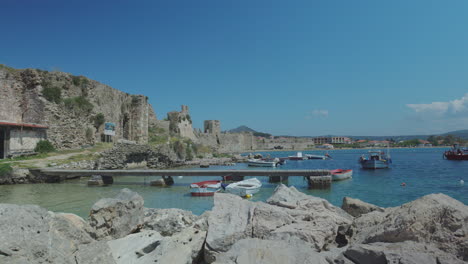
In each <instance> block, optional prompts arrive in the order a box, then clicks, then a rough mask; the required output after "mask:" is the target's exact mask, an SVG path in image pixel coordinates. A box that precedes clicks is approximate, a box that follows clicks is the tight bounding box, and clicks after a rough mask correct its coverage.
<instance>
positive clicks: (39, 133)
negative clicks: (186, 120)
mask: <svg viewBox="0 0 468 264" xmlns="http://www.w3.org/2000/svg"><path fill="white" fill-rule="evenodd" d="M0 100H1V103H0V154H1V155H3V156H4V157H6V156H8V155H9V154H12V153H13V152H14V151H16V150H17V151H22V152H24V151H28V150H29V151H31V150H32V149H34V146H35V145H36V143H37V142H38V141H39V140H41V139H46V138H47V139H48V140H49V141H50V142H52V144H53V145H54V146H55V147H56V148H77V147H80V146H83V145H87V144H93V143H95V142H99V141H101V140H102V138H103V134H104V125H105V123H113V124H114V125H115V136H113V138H112V139H113V141H117V140H120V139H125V140H130V141H135V142H137V143H146V142H147V141H148V127H149V124H150V123H152V122H153V123H154V122H156V115H155V113H154V111H153V109H152V107H151V105H150V104H149V103H148V98H147V97H146V96H143V95H130V94H128V93H125V92H121V91H118V90H116V89H113V88H111V87H110V86H107V85H104V84H101V83H99V82H97V81H93V80H90V79H87V78H86V77H83V76H73V75H71V74H68V73H63V72H47V71H41V70H37V69H25V70H17V69H12V68H9V67H6V66H3V65H0ZM18 131H22V132H21V133H20V132H18ZM18 138H21V140H19V139H18ZM0 158H3V157H0Z"/></svg>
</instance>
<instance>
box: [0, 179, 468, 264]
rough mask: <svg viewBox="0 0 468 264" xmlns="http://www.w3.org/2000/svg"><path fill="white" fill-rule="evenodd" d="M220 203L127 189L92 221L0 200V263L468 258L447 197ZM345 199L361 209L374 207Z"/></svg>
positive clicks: (362, 263)
mask: <svg viewBox="0 0 468 264" xmlns="http://www.w3.org/2000/svg"><path fill="white" fill-rule="evenodd" d="M214 199H215V201H214V202H215V205H214V208H213V211H212V212H206V213H204V214H203V215H201V216H196V215H193V214H192V213H191V212H188V211H184V210H180V209H148V208H144V207H143V199H142V198H141V196H139V195H138V194H137V193H134V192H132V191H130V190H128V189H123V190H122V191H121V192H120V193H119V194H118V195H117V196H116V197H115V198H112V199H110V198H105V199H101V200H99V201H98V202H97V203H96V204H95V205H94V206H93V209H92V211H91V215H90V221H89V224H88V223H87V222H86V221H84V220H83V219H81V218H80V217H78V216H76V215H73V214H64V213H52V212H48V211H46V210H45V209H42V208H40V207H38V206H31V205H27V206H19V205H9V204H0V234H1V239H0V263H33V264H35V263H73V264H84V263H86V264H88V263H99V264H114V263H119V264H120V263H122V264H124V263H136V264H149V263H153V264H154V263H171V264H179V263H180V264H206V263H228V264H230V263H231V264H241V263H247V264H248V263H269V264H270V263H272V264H276V263H278V264H279V263H297V264H299V263H301V264H302V263H318V264H389V263H395V264H396V263H399V264H415V263H421V264H453V263H455V264H458V263H460V264H461V263H466V261H468V259H467V253H468V246H467V243H468V239H467V238H468V230H467V227H468V206H466V205H464V204H462V203H460V202H458V201H456V200H454V199H452V198H450V197H448V196H446V195H442V194H433V195H428V196H424V197H422V198H420V199H418V200H415V201H413V202H410V203H407V204H404V205H402V206H399V207H394V208H386V209H385V210H380V209H377V210H374V211H370V212H367V213H365V214H361V215H360V216H359V215H357V217H352V216H351V215H349V214H348V213H346V212H345V211H343V210H342V209H341V208H338V207H335V206H333V205H331V204H330V203H328V202H327V201H325V200H323V199H320V198H316V197H312V196H308V195H305V194H303V193H300V192H299V191H297V189H295V188H294V187H290V188H288V187H286V186H284V185H280V186H278V188H277V189H276V190H275V193H274V194H273V195H272V197H270V199H268V203H263V202H250V201H248V200H244V199H242V198H240V197H238V196H234V195H230V194H216V195H215V197H214ZM347 200H348V201H347V204H348V205H349V204H358V205H359V206H358V207H356V208H358V209H359V208H373V207H372V205H368V204H365V203H364V205H363V203H362V202H360V201H358V202H355V201H352V200H349V199H347ZM343 207H344V208H346V206H343ZM356 208H354V209H356ZM358 211H359V212H363V210H361V209H359V210H358ZM94 238H96V239H94Z"/></svg>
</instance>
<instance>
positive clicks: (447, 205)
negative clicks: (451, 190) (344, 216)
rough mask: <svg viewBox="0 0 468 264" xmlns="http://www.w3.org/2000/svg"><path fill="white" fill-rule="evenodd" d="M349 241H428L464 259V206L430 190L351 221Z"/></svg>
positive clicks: (467, 220)
mask: <svg viewBox="0 0 468 264" xmlns="http://www.w3.org/2000/svg"><path fill="white" fill-rule="evenodd" d="M354 226H355V228H354V229H355V231H356V234H355V235H354V236H353V243H356V244H357V243H362V244H369V243H375V242H384V243H398V242H405V241H414V242H419V243H424V244H429V245H432V246H434V247H435V248H438V249H440V250H442V251H444V252H446V253H448V254H451V255H453V256H455V257H457V258H459V259H461V260H464V261H468V206H466V205H464V204H463V203H461V202H459V201H457V200H455V199H453V198H451V197H449V196H447V195H444V194H431V195H426V196H424V197H422V198H419V199H417V200H415V201H412V202H409V203H406V204H403V205H402V206H399V207H394V208H388V209H386V210H385V212H383V213H381V212H372V213H369V214H365V215H362V216H361V217H360V218H357V219H356V220H355V222H354Z"/></svg>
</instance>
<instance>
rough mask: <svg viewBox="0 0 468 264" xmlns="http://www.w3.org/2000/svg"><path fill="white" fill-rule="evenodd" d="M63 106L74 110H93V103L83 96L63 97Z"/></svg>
mask: <svg viewBox="0 0 468 264" xmlns="http://www.w3.org/2000/svg"><path fill="white" fill-rule="evenodd" d="M63 103H64V104H65V107H67V108H68V109H70V110H74V111H76V112H88V113H89V112H91V111H92V110H93V107H94V106H93V104H92V103H91V102H90V101H88V99H86V97H83V96H77V97H71V98H65V99H64V100H63Z"/></svg>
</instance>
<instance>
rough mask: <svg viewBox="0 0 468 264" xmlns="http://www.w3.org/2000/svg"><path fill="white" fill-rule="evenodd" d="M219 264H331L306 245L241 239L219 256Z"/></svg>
mask: <svg viewBox="0 0 468 264" xmlns="http://www.w3.org/2000/svg"><path fill="white" fill-rule="evenodd" d="M215 263H219V264H221V263H222V264H236V263H242V264H275V263H278V264H284V263H290V264H295V263H297V264H329V262H327V261H326V259H325V258H324V257H322V256H320V255H319V253H317V252H314V251H313V250H311V248H310V247H308V246H307V245H305V244H295V243H288V242H285V241H273V240H260V239H256V238H248V239H241V240H239V241H237V242H236V243H235V244H234V245H233V246H232V247H231V249H230V250H229V251H227V252H225V253H222V254H220V255H219V256H218V258H217V260H216V262H215Z"/></svg>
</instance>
